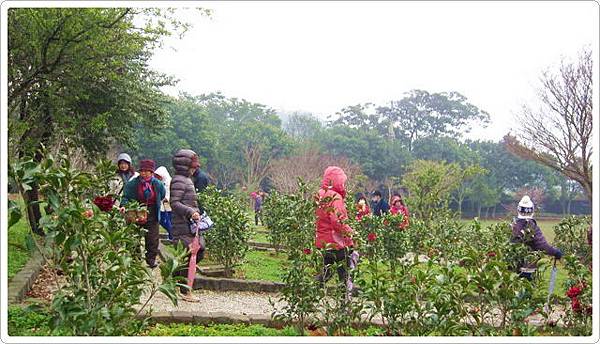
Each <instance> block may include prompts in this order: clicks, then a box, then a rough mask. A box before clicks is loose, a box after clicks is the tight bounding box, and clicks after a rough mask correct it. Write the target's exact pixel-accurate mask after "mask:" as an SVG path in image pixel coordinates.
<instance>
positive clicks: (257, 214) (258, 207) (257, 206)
mask: <svg viewBox="0 0 600 344" xmlns="http://www.w3.org/2000/svg"><path fill="white" fill-rule="evenodd" d="M262 204H263V193H262V191H258V192H257V193H256V194H255V196H254V224H255V225H257V226H258V222H259V220H260V223H261V224H264V223H263V221H262Z"/></svg>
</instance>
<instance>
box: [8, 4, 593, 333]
mask: <svg viewBox="0 0 600 344" xmlns="http://www.w3.org/2000/svg"><path fill="white" fill-rule="evenodd" d="M506 1H510V0H506ZM257 2H262V3H264V1H257ZM405 2H411V1H405ZM444 2H446V1H444ZM454 2H464V1H454ZM473 2H480V1H473ZM502 2H504V1H502ZM536 2H543V1H536ZM553 2H554V1H553ZM565 2H566V1H565ZM586 2H595V3H596V5H597V11H598V13H600V3H599V2H598V0H588V1H586ZM132 5H135V7H163V8H164V7H195V6H207V5H210V2H208V1H177V2H169V1H135V2H126V1H13V0H8V1H3V2H2V3H1V4H0V15H1V17H0V23H1V31H0V33H1V40H0V50H1V53H2V54H1V55H0V63H1V66H0V67H1V69H0V77H1V79H0V80H1V81H0V82H1V84H0V91H1V93H0V96H1V98H0V101H1V104H0V110H1V111H0V114H1V115H0V133H1V134H2V135H1V137H2V140H1V142H0V145H1V155H0V164H1V166H2V167H1V168H0V178H1V179H0V180H1V184H0V206H1V208H0V219H1V222H0V223H1V228H2V229H1V231H0V239H1V240H0V244H1V246H0V253H1V255H0V258H1V259H0V262H1V265H0V267H1V271H5V269H4V267H6V266H7V265H8V257H7V250H8V236H7V230H6V229H7V227H8V217H7V215H6V210H8V202H7V197H6V195H7V192H8V190H7V186H8V114H7V101H8V99H7V89H6V87H5V86H6V85H7V84H8V77H7V69H8V66H7V62H6V61H7V56H8V51H7V49H8V37H7V31H8V27H7V24H6V18H7V15H8V9H9V8H11V7H38V8H44V7H127V6H130V7H131V6H132ZM598 20H600V18H598V17H597V18H596V21H597V22H596V27H597V28H598V29H599V30H600V25H599V23H598ZM599 44H600V42H599V32H598V31H596V32H595V39H594V41H593V42H592V46H591V47H592V52H593V55H592V56H593V59H594V65H593V84H594V88H593V104H595V105H596V106H595V107H594V109H593V116H594V117H593V126H594V128H593V137H594V141H593V142H594V143H595V144H596V145H594V152H593V161H594V162H595V163H596V166H595V169H594V174H593V183H594V185H595V189H594V194H593V203H592V204H593V206H592V223H593V233H594V241H593V247H592V249H593V275H592V276H593V281H594V282H593V283H594V287H593V301H594V302H593V320H594V322H593V331H592V336H591V337H550V336H548V337H10V336H8V320H7V314H8V304H7V303H8V297H7V291H8V276H7V275H6V274H4V273H2V284H1V285H0V291H1V292H0V309H1V312H2V313H0V339H1V341H2V342H4V343H48V342H55V343H82V342H85V343H281V342H287V343H306V342H311V343H339V342H346V343H399V342H400V343H409V342H410V343H413V342H416V343H437V342H445V343H474V342H477V343H498V342H501V343H507V342H509V343H597V342H598V341H599V340H600V337H599V332H598V331H599V323H600V321H598V320H599V313H598V312H599V311H600V309H599V302H598V299H599V290H600V289H599V286H600V280H599V277H600V275H599V271H598V268H599V266H598V263H599V258H600V256H599V254H598V253H599V252H598V249H599V248H600V242H599V240H600V238H599V235H600V231H599V224H600V223H599V217H598V216H599V208H600V207H598V204H600V197H599V192H598V188H599V187H600V183H599V172H598V168H599V166H598V165H599V164H600V160H599V150H600V145H598V143H600V131H599V124H600V123H599V117H600V116H599V112H598V109H599V107H600V101H599V93H600V92H599V91H598V85H599V84H600V82H599V72H600V71H599V68H598V65H599V62H600V51H599V48H600V47H599ZM84 338H85V339H84Z"/></svg>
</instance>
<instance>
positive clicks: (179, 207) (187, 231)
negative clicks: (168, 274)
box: [171, 149, 206, 302]
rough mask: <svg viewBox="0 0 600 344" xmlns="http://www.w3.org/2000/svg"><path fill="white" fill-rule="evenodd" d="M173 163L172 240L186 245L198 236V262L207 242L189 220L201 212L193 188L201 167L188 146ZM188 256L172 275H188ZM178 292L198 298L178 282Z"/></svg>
mask: <svg viewBox="0 0 600 344" xmlns="http://www.w3.org/2000/svg"><path fill="white" fill-rule="evenodd" d="M173 167H174V168H175V175H174V176H173V179H171V208H172V209H173V214H172V217H173V218H172V226H173V227H172V231H173V242H174V244H178V243H179V242H181V243H183V245H184V246H185V247H188V248H191V245H192V242H193V241H194V237H195V236H196V235H197V236H198V242H199V244H200V248H199V249H198V251H197V253H196V263H197V262H200V261H201V260H202V258H204V250H205V248H206V242H205V240H204V236H203V235H201V234H200V233H199V232H198V231H195V232H192V229H193V228H191V227H190V224H193V223H196V222H197V221H198V220H200V216H201V214H202V213H203V212H202V211H201V209H200V207H199V206H198V201H197V199H196V189H195V187H194V182H193V181H192V178H191V177H192V176H193V174H194V172H196V170H197V169H198V167H200V162H199V160H198V155H197V154H196V153H195V152H194V151H193V150H190V149H180V150H178V151H177V152H176V153H175V156H173ZM190 258H191V257H190V256H188V257H187V258H186V261H185V262H183V266H182V267H181V268H180V269H178V270H177V271H175V273H174V275H175V276H181V277H183V278H187V276H188V266H189V261H190ZM180 293H181V295H182V299H183V300H185V301H188V302H197V301H198V299H197V298H195V297H193V296H192V295H191V292H190V290H189V289H188V288H186V287H183V286H181V287H180Z"/></svg>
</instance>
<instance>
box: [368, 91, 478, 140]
mask: <svg viewBox="0 0 600 344" xmlns="http://www.w3.org/2000/svg"><path fill="white" fill-rule="evenodd" d="M377 111H378V112H379V113H380V114H381V115H382V116H383V117H384V118H385V119H386V120H387V121H388V123H390V125H391V126H392V127H393V130H394V134H395V137H396V138H398V139H403V140H405V142H406V144H407V147H408V150H409V151H412V149H413V143H414V142H415V141H416V140H418V139H419V138H422V137H437V136H450V137H459V136H460V135H461V134H462V133H463V132H468V131H469V130H470V128H471V125H472V124H473V123H479V124H486V123H488V122H489V114H488V113H487V112H485V111H483V110H481V109H479V108H478V107H477V106H475V105H473V104H471V103H469V102H468V101H467V98H466V97H465V96H463V95H462V94H460V93H458V92H441V93H429V92H427V91H424V90H412V91H410V92H408V93H407V94H406V96H405V97H404V98H402V99H400V100H399V101H392V102H390V105H389V106H383V107H380V108H378V110H377Z"/></svg>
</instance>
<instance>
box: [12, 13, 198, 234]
mask: <svg viewBox="0 0 600 344" xmlns="http://www.w3.org/2000/svg"><path fill="white" fill-rule="evenodd" d="M186 28H187V24H184V23H182V22H180V21H178V20H177V19H174V16H173V11H170V10H157V9H132V8H11V9H9V11H8V110H9V112H8V119H9V121H8V122H9V123H8V124H9V137H10V139H9V152H10V157H11V160H14V159H15V158H19V159H21V158H25V157H28V156H33V158H34V159H35V161H37V162H39V161H40V160H41V155H40V154H39V151H40V149H41V148H42V147H43V146H51V145H53V144H55V143H56V142H58V141H60V140H63V139H68V140H70V141H71V142H73V144H74V145H75V146H76V147H78V148H79V149H83V150H84V151H85V152H86V154H87V156H88V157H89V159H94V158H96V157H98V156H100V155H102V154H103V153H105V152H106V151H107V149H108V146H109V144H110V143H112V142H114V141H117V142H130V141H131V138H132V137H133V135H132V130H133V128H134V127H135V126H136V125H139V124H144V125H147V126H149V127H152V126H162V125H164V123H165V122H164V119H165V110H164V104H165V103H166V102H167V98H166V97H165V96H164V95H163V94H162V93H161V92H160V91H159V87H160V86H163V85H171V84H173V80H172V79H171V78H170V77H168V76H167V75H164V74H162V73H157V72H156V71H153V70H151V69H150V68H149V67H148V61H149V59H150V57H151V56H152V50H153V49H154V48H155V47H157V46H158V45H159V44H160V41H161V38H163V37H165V36H168V35H170V34H171V32H172V31H175V32H183V31H184V30H185V29H186ZM37 189H38V188H37V186H36V185H33V187H32V190H29V191H27V192H26V193H25V194H24V196H25V198H26V201H27V203H28V204H31V205H32V207H31V208H30V209H29V211H28V216H29V217H30V219H32V220H33V221H31V223H33V228H32V229H33V230H34V231H36V232H39V231H38V229H37V223H38V221H39V218H40V211H39V208H38V207H37V204H36V203H35V201H37V198H38V190H37Z"/></svg>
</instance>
